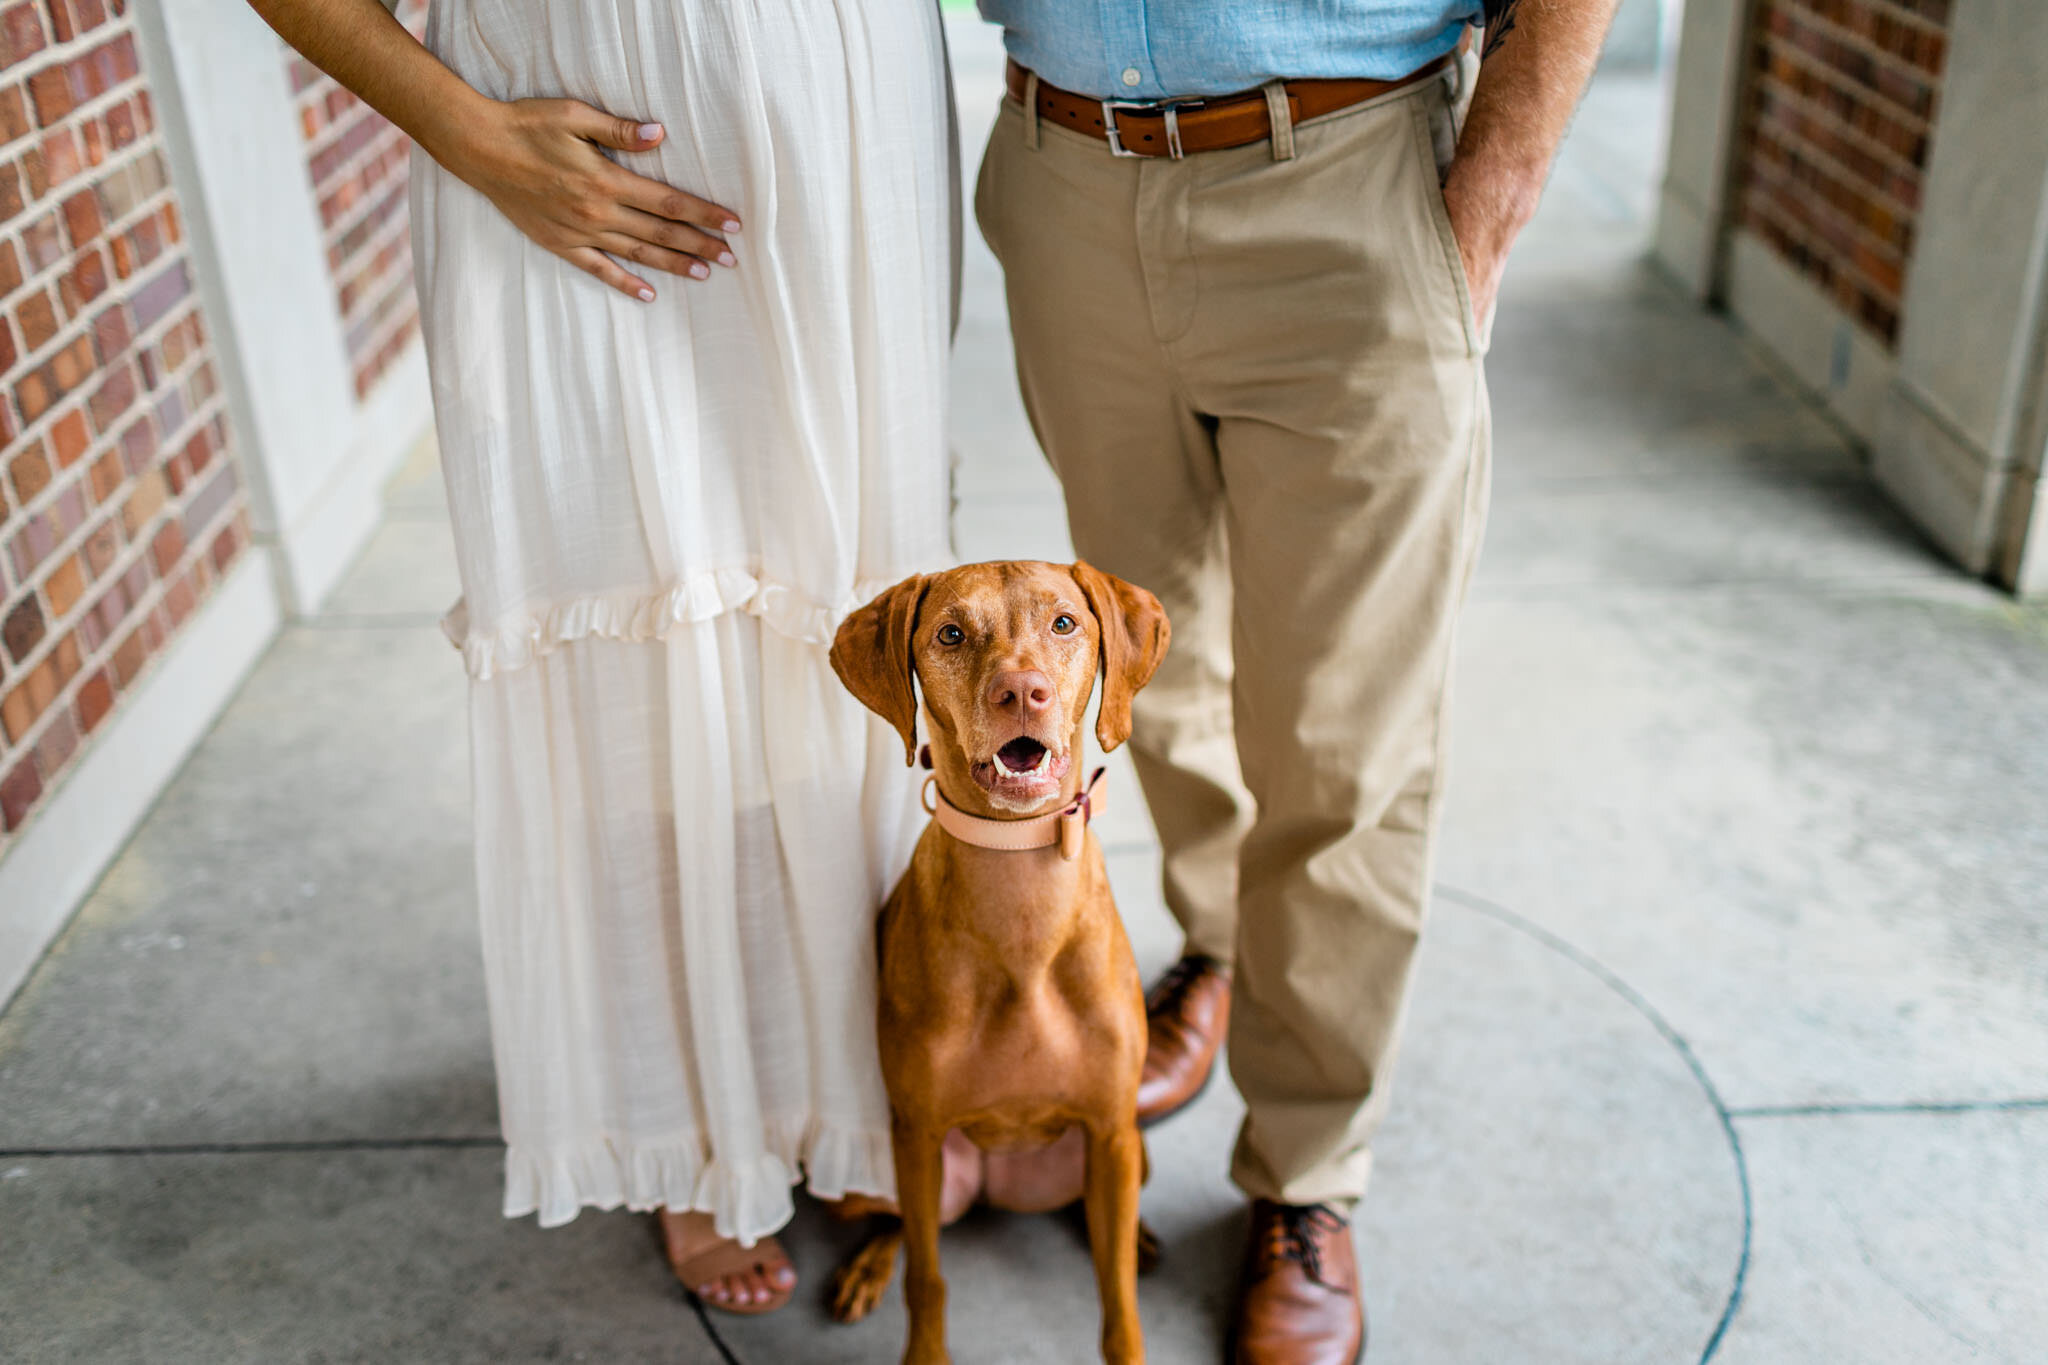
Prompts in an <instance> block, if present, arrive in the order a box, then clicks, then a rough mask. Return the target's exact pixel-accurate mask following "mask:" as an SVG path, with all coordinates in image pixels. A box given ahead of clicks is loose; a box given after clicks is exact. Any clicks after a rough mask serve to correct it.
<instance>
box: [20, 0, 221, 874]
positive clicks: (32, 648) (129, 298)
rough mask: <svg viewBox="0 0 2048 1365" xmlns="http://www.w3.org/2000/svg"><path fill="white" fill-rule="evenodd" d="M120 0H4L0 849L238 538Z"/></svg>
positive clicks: (201, 341)
mask: <svg viewBox="0 0 2048 1365" xmlns="http://www.w3.org/2000/svg"><path fill="white" fill-rule="evenodd" d="M130 3H131V0H25V2H23V3H10V2H9V0H0V139H4V145H0V437H4V438H5V439H4V453H0V851H4V848H5V845H6V842H7V840H8V837H9V836H11V835H12V834H13V833H14V832H15V831H16V830H18V829H19V828H21V826H22V824H23V823H24V822H25V821H26V820H27V819H28V818H29V816H30V815H31V813H32V812H33V810H34V809H35V807H36V806H37V804H38V803H39V802H41V801H42V800H44V799H46V798H47V796H48V794H49V793H50V791H51V789H52V787H53V786H54V784H55V783H56V781H57V779H58V778H59V777H60V776H61V775H62V774H63V772H64V771H65V769H66V768H67V767H68V766H69V765H70V764H72V763H73V762H75V761H76V759H77V756H78V754H79V752H80V750H81V748H82V746H83V745H84V744H85V742H86V739H87V737H88V736H90V735H91V734H92V732H93V731H94V730H95V729H96V728H97V727H99V726H100V725H101V724H102V723H104V722H105V720H106V718H107V716H108V714H109V713H110V712H112V711H113V710H114V709H115V708H117V707H118V706H120V704H121V700H122V698H123V696H124V695H125V694H127V693H128V692H129V691H130V689H131V688H132V687H133V685H134V683H135V680H136V679H137V678H138V677H139V676H141V674H142V673H143V672H144V671H145V670H146V669H147V667H148V665H149V662H150V660H151V658H152V656H154V655H156V654H157V653H158V652H159V651H160V650H161V649H162V648H163V646H164V643H165V642H166V641H167V640H169V639H170V638H171V637H172V636H174V635H176V634H177V632H178V630H179V629H180V627H181V626H182V625H183V624H184V623H185V621H186V620H187V618H189V617H190V616H191V614H192V611H193V609H194V608H195V607H196V606H198V605H199V603H200V602H202V601H204V600H205V598H206V596H207V594H208V593H209V592H210V591H211V590H212V588H213V587H214V585H215V584H216V583H217V582H218V581H219V578H220V575H221V572H222V571H223V570H224V569H226V568H227V566H228V565H229V564H230V563H232V562H233V561H234V559H235V557H236V555H237V554H239V553H240V552H241V550H242V549H243V547H244V546H246V545H247V543H248V539H249V531H248V523H247V518H246V514H245V510H244V497H243V491H242V486H241V480H240V478H239V475H238V473H237V470H236V467H235V462H234V460H233V459H232V458H230V457H229V450H228V445H229V432H228V428H227V421H226V418H225V415H224V413H223V399H222V397H221V394H220V382H219V378H218V374H217V372H216V369H215V365H214V359H213V352H212V349H211V346H210V345H209V343H208V340H207V335H206V327H205V323H204V321H203V319H202V318H201V316H200V310H199V306H198V302H197V299H196V296H195V291H194V283H193V278H192V266H191V263H190V261H189V260H188V259H187V255H186V249H185V243H184V235H183V231H182V227H181V223H180V219H179V214H178V201H177V196H176V195H175V194H174V193H173V192H172V190H171V189H170V186H169V174H168V171H167V168H166V166H165V163H164V155H163V146H162V138H161V136H160V135H159V133H158V130H157V126H156V113H155V110H154V108H153V107H152V105H151V102H150V92H149V83H148V81H147V79H146V78H145V76H144V75H143V73H142V72H141V70H140V61H139V57H138V55H137V51H136V40H135V33H134V20H133V17H132V16H131V15H130V13H129V5H130Z"/></svg>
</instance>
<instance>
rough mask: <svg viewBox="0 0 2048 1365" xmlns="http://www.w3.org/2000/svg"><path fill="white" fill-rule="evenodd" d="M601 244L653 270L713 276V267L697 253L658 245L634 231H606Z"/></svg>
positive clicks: (620, 255) (599, 240)
mask: <svg viewBox="0 0 2048 1365" xmlns="http://www.w3.org/2000/svg"><path fill="white" fill-rule="evenodd" d="M598 245H599V246H600V247H603V248H604V249H605V250H606V251H608V252H610V253H611V254H612V255H614V256H618V257H622V258H624V259H625V260H628V261H631V262H632V263H633V264H635V265H644V266H646V267H648V268H649V269H650V270H665V271H667V272H668V273H669V274H671V275H689V276H692V277H693V278H696V279H700V280H705V279H709V278H711V267H710V266H708V265H706V264H705V263H704V262H703V261H700V260H698V259H697V258H696V257H695V256H692V255H689V254H688V253H686V252H681V251H671V250H670V249H669V248H667V247H665V246H657V245H656V244H655V243H653V242H650V241H648V240H647V239H645V238H644V237H638V236H635V235H633V234H632V233H627V232H607V233H605V234H604V235H603V236H602V237H601V238H599V239H598Z"/></svg>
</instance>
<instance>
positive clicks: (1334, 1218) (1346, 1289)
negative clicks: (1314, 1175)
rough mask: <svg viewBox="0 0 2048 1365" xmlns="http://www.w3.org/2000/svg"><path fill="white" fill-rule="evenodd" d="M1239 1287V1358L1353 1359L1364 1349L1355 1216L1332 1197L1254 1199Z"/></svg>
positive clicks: (1271, 1362) (1254, 1361)
mask: <svg viewBox="0 0 2048 1365" xmlns="http://www.w3.org/2000/svg"><path fill="white" fill-rule="evenodd" d="M1238 1293H1239V1299H1238V1305H1237V1326H1236V1329H1235V1332H1234V1336H1235V1338H1236V1342H1237V1344H1236V1347H1235V1348H1234V1350H1233V1354H1232V1359H1233V1360H1234V1361H1235V1365H1353V1362H1355V1361H1357V1360H1360V1359H1362V1358H1363V1357H1364V1355H1365V1303H1364V1301H1363V1300H1362V1299H1361V1298H1360V1296H1359V1293H1358V1257H1357V1254H1356V1253H1355V1252H1354V1251H1353V1250H1352V1246H1351V1224H1350V1222H1349V1221H1348V1220H1346V1219H1345V1218H1344V1217H1343V1215H1341V1214H1339V1213H1338V1212H1337V1211H1336V1210H1335V1209H1332V1208H1330V1207H1329V1206H1328V1205H1327V1204H1275V1203H1273V1202H1272V1201H1271V1200H1268V1199H1255V1200H1253V1201H1252V1227H1251V1240H1250V1241H1249V1242H1248V1243H1247V1244H1246V1246H1245V1253H1244V1281H1243V1283H1242V1285H1241V1286H1240V1287H1239V1290H1238Z"/></svg>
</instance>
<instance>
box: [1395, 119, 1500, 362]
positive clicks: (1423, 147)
mask: <svg viewBox="0 0 2048 1365" xmlns="http://www.w3.org/2000/svg"><path fill="white" fill-rule="evenodd" d="M1409 107H1410V108H1411V109H1412V110H1413V111H1414V119H1415V155H1416V159H1417V160H1418V161H1419V162H1420V163H1421V167H1420V169H1421V171H1422V180H1423V184H1424V187H1425V189H1424V193H1425V195H1426V197H1427V198H1428V200H1429V215H1430V221H1431V222H1432V224H1434V226H1435V228H1436V235H1437V242H1438V244H1439V245H1440V246H1441V247H1442V248H1443V257H1444V273H1445V277H1446V279H1447V280H1448V281H1449V284H1450V287H1451V289H1452V291H1453V292H1454V293H1455V294H1456V296H1457V308H1458V316H1459V318H1460V319H1461V320H1462V321H1463V323H1464V326H1465V347H1466V351H1467V353H1468V354H1471V355H1474V356H1477V355H1483V354H1484V353H1485V351H1486V342H1487V337H1486V332H1485V328H1484V326H1483V322H1484V320H1483V319H1481V318H1480V317H1479V316H1478V315H1477V314H1476V313H1475V312H1474V311H1473V308H1472V281H1471V280H1470V279H1469V278H1468V277H1467V276H1466V274H1465V257H1464V253H1462V252H1460V251H1459V250H1458V234H1457V232H1456V231H1455V230H1454V229H1453V228H1452V226H1451V211H1450V208H1449V206H1448V205H1446V204H1445V202H1444V172H1445V170H1446V169H1448V168H1449V166H1450V163H1451V157H1452V156H1453V155H1454V154H1455V153H1456V151H1457V145H1458V130H1457V119H1456V117H1455V116H1454V114H1453V113H1452V110H1451V105H1450V101H1449V99H1448V97H1447V95H1446V93H1445V90H1444V87H1443V86H1442V84H1441V83H1440V82H1439V83H1438V84H1437V85H1436V86H1435V88H1433V89H1431V90H1430V91H1428V92H1427V93H1426V94H1425V95H1424V96H1423V97H1422V98H1421V99H1418V100H1415V101H1414V102H1413V103H1412V104H1411V105H1410V106H1409Z"/></svg>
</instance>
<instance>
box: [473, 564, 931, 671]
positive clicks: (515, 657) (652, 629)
mask: <svg viewBox="0 0 2048 1365" xmlns="http://www.w3.org/2000/svg"><path fill="white" fill-rule="evenodd" d="M906 576H907V575H906ZM900 581H902V580H901V578H888V579H879V578H878V579H868V580H864V581H862V582H860V583H857V584H855V585H854V589H853V592H852V593H851V594H849V595H848V596H847V597H845V598H843V599H841V600H840V601H838V602H821V601H819V600H817V599H816V598H813V597H809V596H806V595H805V594H803V593H801V592H798V591H797V590H796V589H794V588H791V587H789V586H787V585H785V584H781V583H775V582H770V581H768V580H766V579H763V578H760V577H759V576H757V575H755V574H753V573H751V572H749V571H747V570H745V569H712V570H707V571H706V572H703V573H699V574H693V575H692V576H691V577H689V578H688V579H686V580H684V581H683V582H682V583H679V584H677V585H676V586H675V587H673V588H671V589H669V590H668V591H667V592H660V593H654V594H651V595H650V594H640V593H615V594H610V595H606V596H599V597H576V598H571V599H569V600H568V601H566V602H560V603H557V604H556V605H554V606H552V607H549V608H546V609H544V610H538V611H531V612H527V613H524V614H521V615H515V616H512V617H510V618H508V619H506V620H504V621H501V622H500V623H499V624H498V625H497V626H496V627H495V628H480V627H477V626H475V625H474V624H473V623H472V622H471V620H470V616H469V604H468V601H467V600H466V599H458V600H457V601H456V603H455V605H454V606H453V607H451V608H449V610H448V614H447V615H446V616H443V617H442V618H441V632H442V633H443V634H444V635H446V636H447V637H448V639H449V640H450V641H451V642H452V643H453V644H454V645H455V647H456V648H457V649H459V650H461V651H462V659H463V664H464V666H465V667H467V668H468V670H469V675H470V676H471V677H472V678H475V679H477V680H478V681H482V680H484V679H487V678H490V677H493V676H495V675H497V674H499V673H506V672H510V671H511V670H513V669H516V668H523V667H525V666H526V665H527V664H530V663H532V662H533V661H534V660H535V659H538V658H541V657H543V656H544V655H547V654H550V653H552V652H553V651H554V650H556V649H558V648H560V647H561V646H563V645H565V644H573V643H574V642H576V641H578V640H587V639H591V638H598V639H605V640H630V641H637V640H662V639H666V638H667V637H668V635H669V634H670V632H672V631H674V630H676V629H678V628H679V627H682V626H685V625H692V624H695V623H697V622H700V621H709V620H712V619H714V618H716V617H719V616H723V615H725V614H726V613H727V612H733V611H743V612H746V613H748V614H750V615H753V616H758V617H760V618H761V620H762V622H763V623H764V624H765V625H767V626H768V628H769V629H770V630H773V631H775V632H776V633H777V634H779V635H786V636H788V637H789V638H790V639H792V640H803V641H806V642H808V643H810V644H815V645H829V644H831V643H832V636H833V633H834V632H835V631H837V630H838V629H839V623H840V622H841V621H843V620H845V619H846V617H847V615H848V614H849V613H850V612H852V611H853V610H854V609H855V608H856V607H859V606H861V605H863V604H865V603H866V602H868V601H869V600H870V599H872V598H874V597H875V596H876V595H878V594H879V593H881V592H882V591H883V590H884V589H886V588H889V587H891V586H893V585H894V584H896V583H898V582H900Z"/></svg>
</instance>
